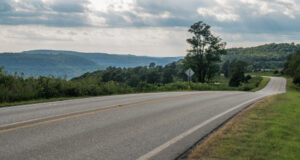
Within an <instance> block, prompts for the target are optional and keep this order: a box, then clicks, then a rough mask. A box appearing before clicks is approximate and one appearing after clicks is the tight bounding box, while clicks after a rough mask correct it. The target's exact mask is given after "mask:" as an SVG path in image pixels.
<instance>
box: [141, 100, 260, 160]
mask: <svg viewBox="0 0 300 160" xmlns="http://www.w3.org/2000/svg"><path fill="white" fill-rule="evenodd" d="M264 97H266V96H265V95H264V96H260V97H258V98H254V99H251V100H249V101H246V102H244V103H241V104H239V105H237V106H235V107H233V108H230V109H228V110H227V111H225V112H223V113H220V114H218V115H216V116H214V117H212V118H210V119H208V120H206V121H204V122H203V123H201V124H199V125H197V126H195V127H193V128H191V129H189V130H187V131H186V132H183V133H182V134H180V135H178V136H176V137H174V138H173V139H171V140H169V141H167V142H166V143H164V144H162V145H160V146H158V147H156V148H155V149H153V150H152V151H150V152H148V153H146V154H144V155H142V156H141V157H139V158H138V159H137V160H148V159H150V158H151V157H153V156H155V155H157V154H158V153H160V152H161V151H163V150H164V149H166V148H168V147H169V146H171V145H172V144H175V143H176V142H178V141H180V140H181V139H183V138H185V137H186V136H188V135H190V134H192V133H193V132H195V131H196V130H198V129H200V128H202V127H204V126H205V125H207V124H209V123H210V122H212V121H214V120H216V119H218V118H220V117H222V116H223V115H225V114H227V113H229V112H231V111H233V110H235V109H238V108H240V107H243V106H244V105H247V104H248V103H251V102H255V101H257V100H259V99H261V98H264Z"/></svg>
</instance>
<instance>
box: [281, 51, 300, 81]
mask: <svg viewBox="0 0 300 160" xmlns="http://www.w3.org/2000/svg"><path fill="white" fill-rule="evenodd" d="M283 73H285V74H286V75H289V76H291V77H292V78H293V82H294V83H295V84H297V85H300V50H299V51H298V52H296V53H294V54H291V55H289V56H288V57H287V62H286V63H285V65H284V69H283Z"/></svg>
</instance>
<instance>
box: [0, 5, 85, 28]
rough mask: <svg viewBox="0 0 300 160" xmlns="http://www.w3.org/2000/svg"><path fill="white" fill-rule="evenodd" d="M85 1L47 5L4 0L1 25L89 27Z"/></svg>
mask: <svg viewBox="0 0 300 160" xmlns="http://www.w3.org/2000/svg"><path fill="white" fill-rule="evenodd" d="M86 3H88V2H87V1H85V0H68V1H59V0H54V1H52V2H51V3H49V4H47V3H44V2H42V1H40V0H22V1H19V2H16V1H14V0H4V1H2V2H0V24H2V25H45V26H59V27H72V26H88V25H90V24H89V23H88V21H87V19H86V15H85V7H84V5H85V4H86Z"/></svg>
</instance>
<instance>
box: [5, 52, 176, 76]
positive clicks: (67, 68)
mask: <svg viewBox="0 0 300 160" xmlns="http://www.w3.org/2000/svg"><path fill="white" fill-rule="evenodd" d="M181 58H182V57H147V56H134V55H118V54H106V53H82V52H73V51H55V50H34V51H25V52H21V53H2V54H0V66H4V67H5V69H4V70H5V71H6V72H8V73H9V74H14V73H15V72H17V73H19V74H20V73H22V72H23V73H24V76H25V77H30V76H34V77H38V76H49V75H53V76H55V77H64V76H65V75H67V78H68V79H69V78H73V77H77V76H80V75H82V74H84V73H86V72H93V71H95V70H103V69H105V68H107V67H109V66H114V67H136V66H148V65H149V63H151V62H154V63H156V64H158V65H166V64H168V63H171V62H173V61H177V60H179V59H181Z"/></svg>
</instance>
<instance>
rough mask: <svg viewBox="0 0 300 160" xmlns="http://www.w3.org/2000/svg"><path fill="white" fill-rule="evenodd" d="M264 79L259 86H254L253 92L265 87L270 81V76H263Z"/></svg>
mask: <svg viewBox="0 0 300 160" xmlns="http://www.w3.org/2000/svg"><path fill="white" fill-rule="evenodd" d="M262 78H263V79H262V80H261V82H260V83H259V85H258V87H255V88H253V89H252V90H251V91H252V92H256V91H259V90H261V89H263V88H264V87H265V86H266V85H267V84H268V83H269V81H270V78H269V77H262Z"/></svg>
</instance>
